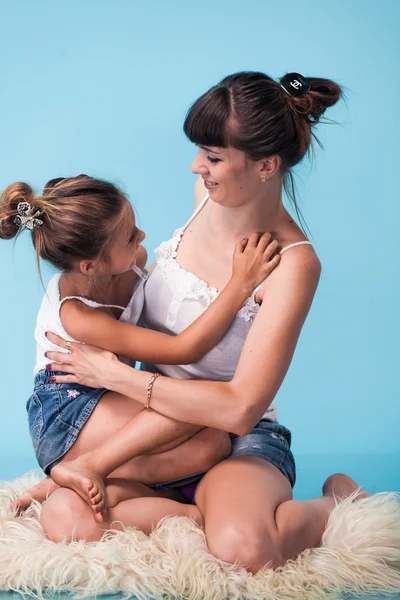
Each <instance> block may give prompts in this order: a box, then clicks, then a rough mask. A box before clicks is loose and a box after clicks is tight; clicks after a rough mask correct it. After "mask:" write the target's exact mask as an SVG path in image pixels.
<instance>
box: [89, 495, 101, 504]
mask: <svg viewBox="0 0 400 600" xmlns="http://www.w3.org/2000/svg"><path fill="white" fill-rule="evenodd" d="M102 499H103V496H102V494H101V493H100V492H99V493H98V494H96V496H95V497H94V498H91V500H90V501H91V503H92V504H93V505H94V504H99V503H100V501H101V500H102Z"/></svg>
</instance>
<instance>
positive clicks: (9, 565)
mask: <svg viewBox="0 0 400 600" xmlns="http://www.w3.org/2000/svg"><path fill="white" fill-rule="evenodd" d="M39 479H40V477H39V476H38V475H37V474H36V473H28V474H27V475H24V476H23V477H21V478H20V479H18V480H16V481H14V482H11V483H2V484H1V485H0V589H1V590H4V591H11V590H12V591H17V592H21V593H26V594H29V595H36V596H39V597H42V595H43V594H49V593H52V592H70V593H71V594H73V596H74V597H81V598H83V597H88V596H94V595H96V594H113V593H117V592H122V593H123V594H124V595H125V596H136V597H137V598H139V600H141V599H145V598H146V599H147V598H152V599H155V600H164V599H165V598H167V597H170V598H188V599H190V600H204V599H206V600H221V598H228V599H234V600H246V599H249V600H264V599H268V600H280V599H282V600H289V599H290V600H293V599H296V600H317V599H318V600H321V599H323V600H325V599H329V600H332V599H334V598H337V597H338V596H339V595H341V594H355V595H358V594H396V593H400V494H397V493H383V494H377V495H375V496H373V497H371V498H366V499H361V500H359V501H357V502H352V498H349V499H347V500H345V501H343V502H341V503H340V504H338V505H337V506H336V507H335V509H334V510H333V512H332V514H331V517H330V520H329V523H328V527H327V530H326V532H325V534H324V537H323V543H322V546H321V547H320V548H317V549H315V550H306V551H304V552H303V553H302V554H301V555H300V556H299V557H298V558H297V559H296V560H294V561H290V562H289V563H287V564H286V565H285V566H284V567H283V568H281V569H279V570H278V571H273V570H271V569H263V570H262V571H260V572H259V573H257V574H256V575H249V574H248V573H247V572H246V571H245V570H244V569H242V568H238V567H234V566H231V565H227V564H225V563H222V562H220V561H218V560H216V559H215V558H214V557H213V556H211V555H210V554H209V552H208V551H207V547H206V542H205V537H204V534H203V532H202V531H201V530H200V529H199V528H198V527H197V526H196V525H194V524H193V523H192V522H191V521H190V520H189V519H186V518H183V517H171V518H167V519H164V521H163V522H162V523H161V524H160V525H159V527H158V528H157V530H156V531H154V533H153V534H152V535H150V536H146V535H144V534H143V533H142V532H140V531H136V530H134V529H126V530H125V531H124V532H116V533H115V534H113V535H110V534H108V535H107V536H105V537H104V538H103V539H102V541H100V542H97V543H84V542H73V543H70V544H65V543H59V544H55V543H53V542H51V541H49V540H48V539H47V538H46V537H45V536H44V534H43V531H42V528H41V526H40V524H39V521H38V517H39V515H40V510H41V507H40V505H38V504H37V503H36V504H35V505H34V506H32V507H31V508H30V509H29V512H27V513H26V514H25V515H24V516H23V517H14V516H13V514H12V513H11V511H10V504H11V502H12V500H14V499H15V498H16V497H17V496H18V495H19V494H20V493H21V492H22V491H23V490H25V489H27V488H28V487H30V486H31V485H33V484H34V483H36V482H37V481H39Z"/></svg>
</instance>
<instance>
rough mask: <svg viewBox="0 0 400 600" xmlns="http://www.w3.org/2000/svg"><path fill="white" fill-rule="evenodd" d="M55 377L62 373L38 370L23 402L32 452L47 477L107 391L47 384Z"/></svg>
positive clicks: (78, 385) (78, 386) (73, 441)
mask: <svg viewBox="0 0 400 600" xmlns="http://www.w3.org/2000/svg"><path fill="white" fill-rule="evenodd" d="M54 375H65V373H57V372H55V371H47V370H45V369H43V370H42V371H39V373H38V374H37V375H36V377H35V384H34V390H33V394H32V396H31V397H30V398H29V400H28V402H27V403H26V410H27V412H28V422H29V432H30V434H31V438H32V443H33V449H34V452H35V454H36V458H37V461H38V463H39V465H40V467H41V468H42V469H43V471H44V472H45V473H46V475H49V474H50V471H51V469H52V468H53V467H54V466H55V465H56V464H57V463H59V462H60V461H61V460H62V459H63V457H64V455H65V454H66V453H67V452H68V450H69V449H70V448H71V446H72V445H73V444H74V443H75V442H76V440H77V438H78V435H79V434H80V432H81V430H82V428H83V426H84V425H85V423H86V421H87V420H88V418H89V417H90V415H91V413H92V412H93V410H94V408H95V406H96V404H97V403H98V401H99V400H100V398H101V397H102V395H103V394H105V393H106V392H107V391H108V390H106V389H104V388H101V389H94V388H91V387H88V386H84V385H80V384H79V383H51V382H48V378H49V377H52V376H54Z"/></svg>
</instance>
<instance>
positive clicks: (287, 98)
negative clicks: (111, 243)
mask: <svg viewBox="0 0 400 600" xmlns="http://www.w3.org/2000/svg"><path fill="white" fill-rule="evenodd" d="M306 79H307V81H308V82H309V83H310V86H311V87H310V91H309V92H308V93H307V94H306V95H305V96H303V97H300V98H295V97H294V96H291V95H289V94H288V93H287V92H286V91H285V90H284V89H283V88H282V86H281V85H280V83H279V82H277V81H275V80H274V79H271V77H268V75H265V74H264V73H257V72H252V71H243V72H240V73H235V74H233V75H228V77H225V78H224V79H223V80H222V81H221V82H220V83H219V84H218V85H216V86H214V87H212V88H211V89H209V90H208V92H206V93H205V94H203V95H202V96H201V97H200V98H199V99H198V100H196V102H195V103H194V104H193V105H192V106H191V108H190V109H189V112H188V114H187V115H186V119H185V123H184V126H183V127H184V132H185V134H186V135H187V137H188V138H189V139H190V140H191V141H192V142H193V143H195V144H197V145H199V146H217V147H222V148H227V147H229V146H231V147H233V148H236V149H238V150H241V151H242V152H244V153H245V154H246V155H247V156H248V157H249V158H250V159H252V160H260V159H262V158H266V157H268V156H272V155H274V154H277V155H279V156H280V158H281V161H282V167H281V168H282V170H283V173H284V176H285V177H284V186H285V190H286V192H287V194H288V196H289V197H290V198H291V200H292V201H293V203H294V206H295V209H296V212H297V214H298V216H301V213H300V211H299V208H298V205H297V203H296V199H295V193H294V181H293V176H292V173H291V171H290V169H291V168H292V167H294V166H295V165H297V163H299V162H300V161H301V160H302V158H303V157H304V156H305V155H306V154H307V153H308V152H309V150H310V149H311V148H312V140H313V138H314V139H316V140H317V141H318V139H317V138H316V136H315V134H314V127H315V125H316V124H317V123H318V122H319V121H320V119H321V116H322V115H323V114H324V112H325V110H326V109H327V108H329V107H330V106H333V105H334V104H335V103H336V102H337V101H338V100H339V98H340V97H341V95H342V90H341V89H340V87H339V85H338V84H337V83H335V82H334V81H331V80H330V79H321V78H317V77H307V78H306Z"/></svg>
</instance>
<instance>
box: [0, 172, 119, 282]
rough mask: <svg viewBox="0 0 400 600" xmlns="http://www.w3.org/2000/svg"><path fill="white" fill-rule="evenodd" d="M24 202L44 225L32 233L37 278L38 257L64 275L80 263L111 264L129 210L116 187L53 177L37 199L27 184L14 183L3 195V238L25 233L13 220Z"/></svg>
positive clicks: (0, 209)
mask: <svg viewBox="0 0 400 600" xmlns="http://www.w3.org/2000/svg"><path fill="white" fill-rule="evenodd" d="M20 202H28V203H29V205H30V206H31V207H33V208H34V210H35V211H40V213H41V214H40V216H39V218H40V220H41V221H42V222H43V224H42V225H40V226H38V227H37V228H35V229H34V230H33V231H32V241H33V245H34V247H35V250H36V256H37V263H38V268H39V274H40V266H39V257H40V258H42V259H44V260H47V261H48V262H49V263H51V264H52V265H54V266H55V267H56V268H57V269H60V270H61V271H71V270H73V268H74V265H75V263H76V260H82V259H97V260H99V259H101V260H104V261H107V259H108V257H109V253H110V250H111V248H112V245H113V243H114V240H115V238H116V236H117V234H118V232H119V230H120V228H121V226H123V224H124V221H125V222H126V214H127V213H126V211H127V210H130V208H129V207H130V205H129V202H128V200H127V198H126V196H125V195H124V194H123V193H122V192H121V191H120V190H119V189H118V188H117V187H116V186H115V185H113V184H112V183H109V182H107V181H102V180H100V179H94V178H92V177H88V176H87V175H78V176H77V177H70V178H63V177H60V178H57V179H52V180H50V181H49V182H48V183H47V184H46V185H45V187H44V190H43V194H42V195H41V196H38V197H35V194H34V192H33V190H32V188H31V187H30V186H29V185H28V184H26V183H22V182H18V183H13V184H11V185H9V186H8V188H7V189H6V190H5V191H4V192H3V193H2V195H1V197H0V238H3V239H11V238H13V237H15V236H17V235H19V234H20V233H21V231H22V229H23V228H22V227H18V225H17V224H16V222H15V217H16V216H17V215H18V204H19V203H20Z"/></svg>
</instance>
